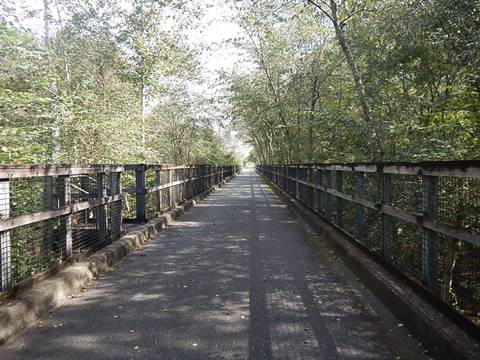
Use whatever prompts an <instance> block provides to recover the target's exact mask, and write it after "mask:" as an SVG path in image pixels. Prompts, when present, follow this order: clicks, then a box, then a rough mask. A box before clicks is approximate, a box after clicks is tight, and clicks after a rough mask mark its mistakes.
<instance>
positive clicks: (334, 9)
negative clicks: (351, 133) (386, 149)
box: [330, 0, 382, 161]
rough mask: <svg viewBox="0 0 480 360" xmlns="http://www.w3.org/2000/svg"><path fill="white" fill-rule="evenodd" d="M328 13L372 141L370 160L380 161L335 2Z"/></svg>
mask: <svg viewBox="0 0 480 360" xmlns="http://www.w3.org/2000/svg"><path fill="white" fill-rule="evenodd" d="M330 12H331V19H330V20H331V21H332V23H333V27H334V28H335V35H336V37H337V41H338V43H339V45H340V47H341V48H342V51H343V54H344V55H345V58H346V60H347V64H348V67H349V68H350V72H351V73H352V78H353V82H354V84H355V91H356V93H357V97H358V101H359V102H360V107H361V108H362V115H363V120H364V121H365V123H366V124H367V128H368V135H369V137H370V138H371V140H372V141H373V147H372V158H373V160H374V161H381V160H382V153H381V149H380V144H379V143H378V137H377V134H376V132H375V128H374V124H373V121H372V115H371V113H370V106H369V105H368V101H367V96H366V94H365V87H364V85H363V81H362V76H361V75H360V72H359V71H358V67H357V64H356V62H355V59H354V58H353V55H352V52H351V51H350V48H349V46H348V44H347V40H346V38H345V33H344V31H343V28H342V25H341V24H340V22H339V20H338V7H337V3H336V1H335V0H330Z"/></svg>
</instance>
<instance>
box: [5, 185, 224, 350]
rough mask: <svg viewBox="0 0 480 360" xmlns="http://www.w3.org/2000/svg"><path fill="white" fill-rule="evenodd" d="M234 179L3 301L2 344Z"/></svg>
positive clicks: (133, 229) (188, 201) (131, 231)
mask: <svg viewBox="0 0 480 360" xmlns="http://www.w3.org/2000/svg"><path fill="white" fill-rule="evenodd" d="M231 179H232V178H231V177H230V178H227V179H225V180H224V181H223V182H221V183H220V184H218V185H215V186H213V187H211V188H210V189H208V190H206V191H205V192H203V193H202V194H200V195H197V196H195V197H193V198H192V199H190V200H187V201H185V202H184V203H183V204H180V205H178V206H176V207H175V208H174V209H172V210H170V211H169V212H167V213H165V214H163V215H161V216H159V217H158V218H156V219H154V220H152V221H150V222H148V223H146V224H143V225H138V226H135V227H134V228H132V229H130V230H129V231H128V232H127V234H126V235H125V236H123V237H121V238H120V239H118V240H117V241H115V242H114V243H112V244H110V245H108V246H106V247H105V248H103V249H101V250H99V251H97V252H96V253H94V254H92V255H91V256H89V257H88V258H87V259H86V260H84V261H78V262H75V263H73V264H71V265H69V266H67V267H66V268H65V269H63V270H62V271H60V272H59V273H58V274H56V275H55V276H54V277H52V278H49V279H46V280H44V281H42V282H40V283H38V284H35V285H33V286H32V287H31V288H28V289H26V290H24V291H22V292H21V293H20V294H18V295H17V296H16V297H15V298H13V299H10V301H8V302H7V303H6V304H4V305H1V306H0V344H3V343H5V342H6V341H7V340H8V339H9V338H11V337H12V336H13V335H15V334H17V333H19V332H20V331H21V330H22V329H24V328H25V327H26V326H27V325H29V324H31V323H32V322H33V321H35V320H37V319H39V318H41V317H43V316H45V315H47V314H48V313H49V312H51V311H52V310H53V309H55V308H57V307H58V306H60V305H62V303H63V302H64V300H65V299H66V298H67V297H68V296H71V295H72V294H75V293H78V292H79V291H80V290H81V289H82V288H83V287H84V286H85V285H86V284H87V283H88V282H90V281H91V280H92V279H93V278H94V277H96V276H98V275H99V274H101V273H104V272H106V271H109V270H110V269H111V268H112V267H113V266H114V265H115V264H116V263H118V262H119V261H120V260H122V259H123V258H124V257H125V256H127V255H128V254H130V253H131V252H133V251H135V250H138V249H140V248H142V247H143V246H144V245H145V244H146V243H148V241H149V240H150V238H151V237H153V236H154V235H155V234H157V233H158V232H159V231H161V230H162V229H163V228H165V226H166V225H168V224H171V223H172V222H173V221H174V220H175V219H177V218H178V217H180V216H181V215H182V214H184V213H185V212H187V211H189V210H190V209H191V208H193V207H194V206H195V205H196V204H197V203H199V202H201V201H202V200H203V199H205V198H206V197H207V196H208V195H210V194H211V193H212V192H215V191H216V190H217V189H218V188H220V187H222V186H223V185H224V184H225V183H227V182H228V181H230V180H231Z"/></svg>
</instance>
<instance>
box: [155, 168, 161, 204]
mask: <svg viewBox="0 0 480 360" xmlns="http://www.w3.org/2000/svg"><path fill="white" fill-rule="evenodd" d="M155 185H156V186H160V185H162V175H161V171H160V170H155ZM155 208H156V210H157V213H161V212H162V190H157V191H156V193H155Z"/></svg>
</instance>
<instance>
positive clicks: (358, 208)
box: [355, 172, 365, 243]
mask: <svg viewBox="0 0 480 360" xmlns="http://www.w3.org/2000/svg"><path fill="white" fill-rule="evenodd" d="M355 198H356V199H364V198H365V174H364V173H362V172H357V173H355ZM364 236H365V209H364V208H363V206H362V205H359V204H357V205H355V237H356V238H357V240H358V241H360V242H361V243H363V241H364Z"/></svg>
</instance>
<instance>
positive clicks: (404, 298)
mask: <svg viewBox="0 0 480 360" xmlns="http://www.w3.org/2000/svg"><path fill="white" fill-rule="evenodd" d="M260 175H261V174H260ZM262 178H263V179H264V181H265V182H266V183H267V184H269V185H270V187H271V188H272V190H274V192H275V193H276V194H277V195H279V197H280V198H281V199H282V200H283V201H284V202H285V203H287V205H288V207H289V208H290V210H292V211H293V212H294V213H295V214H296V215H297V216H299V217H300V218H301V219H303V220H306V222H307V223H308V225H309V226H311V227H312V229H313V230H314V231H315V232H316V233H317V234H318V235H320V236H319V237H320V240H319V241H321V240H323V241H325V242H326V243H327V244H328V245H329V247H330V248H333V249H334V250H335V251H336V253H337V254H338V255H339V256H340V257H341V258H342V259H343V260H344V261H345V263H346V264H347V266H348V267H349V268H350V269H351V270H352V271H353V272H354V273H355V275H356V276H357V277H358V278H359V279H360V280H361V281H362V283H364V284H365V285H366V286H367V287H368V288H369V289H370V291H372V292H373V293H374V294H375V296H377V297H378V298H379V299H380V300H381V301H382V302H383V303H384V304H385V306H387V308H388V309H389V310H390V311H391V312H392V313H393V314H394V315H395V316H396V317H397V318H398V319H399V320H400V321H401V322H402V323H403V324H405V326H406V327H407V328H408V329H409V330H410V331H411V333H412V334H413V335H414V336H415V337H416V338H417V339H419V340H420V341H422V342H423V343H424V344H425V346H426V347H427V349H428V350H429V351H430V352H431V353H432V354H433V355H434V356H436V357H438V358H439V359H455V360H457V359H467V360H470V359H472V360H473V359H480V344H479V343H478V342H477V341H475V339H473V338H471V337H470V336H468V334H466V333H465V332H464V331H463V330H462V329H461V328H460V327H459V326H458V325H457V324H456V323H454V322H453V321H452V320H450V319H449V318H448V317H446V316H445V315H443V314H442V313H440V312H439V311H438V310H436V309H435V308H434V307H433V306H432V305H431V304H429V303H428V302H427V301H425V300H424V299H423V298H421V297H420V296H419V295H418V294H417V293H416V292H415V291H414V290H413V289H411V288H410V287H409V286H408V285H406V284H403V283H401V282H400V281H398V280H397V279H396V278H395V277H394V276H393V275H392V274H390V273H389V272H388V271H387V270H386V269H385V268H383V267H382V266H381V265H380V264H379V263H377V262H376V261H374V260H373V259H372V258H370V257H368V256H367V255H365V254H364V253H363V252H362V251H361V250H360V249H358V248H357V247H356V246H355V245H353V244H352V243H351V242H350V241H349V240H348V239H347V238H345V236H344V235H343V234H341V233H340V232H339V231H338V230H337V229H335V228H334V227H333V226H331V225H330V224H328V223H327V222H326V221H325V220H323V219H322V218H321V217H319V216H318V215H317V214H315V213H314V212H313V211H312V210H311V209H309V208H308V207H307V206H305V205H303V204H302V203H301V202H300V201H298V200H297V199H295V198H293V197H292V196H291V195H290V194H288V193H287V192H286V191H285V190H283V189H282V188H280V187H279V186H278V185H276V184H274V183H271V182H270V181H269V180H268V179H267V178H265V177H264V176H262Z"/></svg>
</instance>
